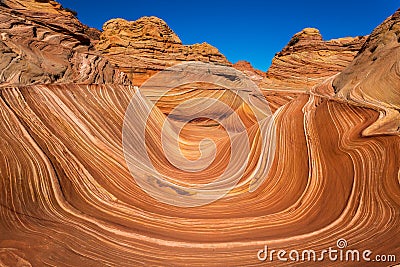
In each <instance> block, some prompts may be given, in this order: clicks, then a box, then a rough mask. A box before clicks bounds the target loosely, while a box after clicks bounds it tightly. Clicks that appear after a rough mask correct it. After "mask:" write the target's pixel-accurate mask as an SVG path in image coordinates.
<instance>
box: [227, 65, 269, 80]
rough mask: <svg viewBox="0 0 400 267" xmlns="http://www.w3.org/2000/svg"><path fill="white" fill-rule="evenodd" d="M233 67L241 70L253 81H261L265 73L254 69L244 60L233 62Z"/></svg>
mask: <svg viewBox="0 0 400 267" xmlns="http://www.w3.org/2000/svg"><path fill="white" fill-rule="evenodd" d="M233 67H234V68H235V69H237V70H240V71H242V72H243V73H244V74H246V75H247V76H248V77H250V79H251V80H253V81H254V82H259V81H261V80H262V79H263V78H264V77H265V75H266V74H265V72H262V71H261V70H257V69H255V68H254V67H253V66H252V65H251V64H250V62H248V61H244V60H241V61H238V62H236V63H235V64H233Z"/></svg>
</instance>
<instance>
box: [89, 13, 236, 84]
mask: <svg viewBox="0 0 400 267" xmlns="http://www.w3.org/2000/svg"><path fill="white" fill-rule="evenodd" d="M96 48H97V50H98V51H100V52H101V53H102V54H103V55H104V56H106V57H107V58H108V59H109V60H110V61H111V62H112V63H113V64H114V65H115V66H116V67H117V68H118V69H120V70H121V71H123V72H125V73H127V74H128V76H129V77H130V79H131V80H132V81H133V83H134V84H135V85H141V84H142V83H143V82H144V81H145V80H147V79H148V78H149V77H151V76H152V75H154V74H155V73H156V72H158V71H160V70H163V69H165V68H168V67H171V66H173V65H176V64H178V63H180V62H184V61H202V62H210V63H216V64H223V65H231V64H230V63H229V62H228V60H227V59H226V58H225V56H224V55H222V54H221V53H220V52H219V51H218V49H217V48H215V47H213V46H211V45H209V44H207V43H202V44H194V45H183V44H182V42H181V40H180V39H179V37H178V36H177V35H176V34H175V33H174V32H173V31H172V30H171V29H170V28H169V27H168V25H167V24H166V23H165V22H164V21H163V20H162V19H160V18H157V17H142V18H140V19H138V20H136V21H126V20H124V19H112V20H110V21H108V22H106V23H105V24H104V26H103V32H102V33H101V37H100V42H99V43H98V44H97V45H96Z"/></svg>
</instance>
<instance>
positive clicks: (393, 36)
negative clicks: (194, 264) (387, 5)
mask: <svg viewBox="0 0 400 267" xmlns="http://www.w3.org/2000/svg"><path fill="white" fill-rule="evenodd" d="M399 84H400V9H399V10H397V11H396V12H395V13H394V14H393V15H392V16H391V17H389V18H388V19H386V20H385V21H384V22H383V23H382V24H381V25H379V26H378V27H377V28H376V29H375V30H374V31H373V32H372V34H371V35H370V37H369V38H368V40H367V41H366V43H365V44H364V46H363V47H362V49H361V51H360V53H359V54H358V55H357V57H356V58H355V60H354V61H353V62H352V63H351V64H350V65H349V66H348V67H347V68H346V69H345V70H344V71H343V72H342V73H341V74H340V75H339V76H338V77H336V78H335V80H334V81H333V86H334V88H335V92H336V93H337V96H338V97H340V98H343V99H346V100H349V101H351V102H356V103H358V104H362V105H369V106H372V107H374V108H375V109H379V110H380V112H381V119H380V120H378V121H377V122H376V123H374V124H373V125H371V126H370V127H368V128H367V129H366V130H365V131H364V134H365V135H367V136H368V135H374V134H396V135H398V134H399V133H400V90H399Z"/></svg>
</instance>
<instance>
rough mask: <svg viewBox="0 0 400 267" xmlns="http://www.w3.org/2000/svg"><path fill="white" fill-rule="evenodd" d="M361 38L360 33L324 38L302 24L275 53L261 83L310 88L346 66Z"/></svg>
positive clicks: (278, 87)
mask: <svg viewBox="0 0 400 267" xmlns="http://www.w3.org/2000/svg"><path fill="white" fill-rule="evenodd" d="M365 40H366V37H362V36H360V37H355V38H353V37H346V38H339V39H333V40H329V41H324V40H323V39H322V35H321V34H320V32H319V30H317V29H314V28H306V29H304V30H302V31H301V32H299V33H296V34H295V35H294V36H293V37H292V39H291V40H290V41H289V43H288V44H287V45H286V46H285V47H284V48H283V50H282V51H281V52H279V53H277V54H276V55H275V57H274V58H273V60H272V64H271V67H270V68H269V70H268V71H267V77H266V78H265V79H264V81H263V84H262V86H263V87H265V88H275V89H300V90H307V89H310V88H311V87H313V86H314V85H317V84H319V83H321V82H322V81H324V80H325V79H327V78H329V77H330V76H332V75H335V74H337V73H339V72H340V71H342V70H343V69H344V68H345V67H347V66H348V65H349V64H350V62H351V61H352V60H353V58H354V57H355V55H356V54H357V53H358V51H359V50H360V49H361V46H362V45H363V43H364V42H365Z"/></svg>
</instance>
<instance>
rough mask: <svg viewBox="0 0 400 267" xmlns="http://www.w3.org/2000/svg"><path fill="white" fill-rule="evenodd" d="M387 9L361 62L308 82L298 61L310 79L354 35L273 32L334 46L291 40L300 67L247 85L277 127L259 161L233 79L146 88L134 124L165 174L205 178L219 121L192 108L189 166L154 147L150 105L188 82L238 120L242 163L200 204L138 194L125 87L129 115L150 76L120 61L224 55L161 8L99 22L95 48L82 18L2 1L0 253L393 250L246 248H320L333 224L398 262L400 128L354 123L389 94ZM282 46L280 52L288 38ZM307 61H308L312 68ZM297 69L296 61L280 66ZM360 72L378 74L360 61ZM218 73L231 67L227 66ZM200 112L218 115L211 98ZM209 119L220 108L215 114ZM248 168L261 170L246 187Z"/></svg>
mask: <svg viewBox="0 0 400 267" xmlns="http://www.w3.org/2000/svg"><path fill="white" fill-rule="evenodd" d="M397 20H398V13H396V14H395V15H394V16H393V17H392V18H390V19H388V20H387V21H385V23H384V24H382V25H381V26H380V27H378V28H377V30H376V31H374V33H373V34H372V35H371V37H370V39H369V41H368V42H367V44H366V45H365V46H364V48H363V49H362V50H361V52H360V54H359V56H358V57H357V59H356V60H358V61H357V62H359V64H358V65H359V66H360V68H357V67H356V65H357V64H355V63H354V64H352V65H350V67H349V68H348V69H347V70H346V71H344V72H343V74H341V75H339V76H337V78H336V80H334V79H335V77H331V78H330V79H328V80H325V81H324V82H323V83H321V84H319V85H317V86H315V87H314V89H313V90H309V91H307V92H306V91H305V90H303V87H309V86H311V84H309V83H306V82H305V80H307V79H305V78H301V74H302V73H303V74H305V73H311V74H312V75H311V74H310V75H311V76H307V75H308V74H307V75H306V74H305V77H307V78H309V77H313V78H315V79H316V80H319V79H322V78H323V76H325V75H328V74H329V73H331V71H332V73H336V72H337V71H339V67H338V66H340V67H344V65H345V64H344V62H347V61H350V58H351V57H352V56H353V55H354V51H351V53H350V52H348V51H347V50H346V49H347V48H344V47H343V45H342V44H344V43H347V42H348V43H350V44H351V45H350V47H353V45H354V50H355V49H356V47H358V45H359V44H358V42H360V41H361V39H362V38H361V39H360V40H350V39H349V40H347V41H343V40H341V41H330V42H329V44H326V42H325V43H322V41H321V38H320V35H319V34H317V33H316V32H315V31H314V30H307V32H306V35H307V36H308V37H307V40H306V41H302V38H303V36H302V35H303V34H300V36H299V39H300V40H298V41H296V44H294V45H293V47H294V48H288V49H292V50H293V51H301V47H302V46H306V47H307V46H308V47H313V45H312V44H314V43H319V44H324V45H326V46H327V47H335V49H336V50H334V52H332V53H333V54H332V55H331V56H332V57H331V56H329V57H328V58H330V59H332V58H334V59H335V60H336V61H334V62H335V63H333V65H332V64H331V63H329V64H328V63H327V61H326V57H325V56H321V55H324V54H325V53H328V52H326V51H325V50H322V51H324V52H321V51H319V50H318V49H317V48H316V50H318V51H319V52H318V53H317V52H315V51H314V52H309V53H306V52H304V53H303V52H301V54H302V55H303V54H304V58H305V59H304V60H305V62H310V64H309V65H308V66H309V68H310V69H309V71H308V72H307V71H306V70H305V69H301V70H300V69H296V70H295V71H294V72H290V68H289V67H286V66H284V65H281V68H282V71H281V72H280V70H279V69H277V68H276V67H275V69H274V68H272V71H271V72H270V75H272V74H274V75H275V77H276V79H275V81H276V88H280V89H279V90H278V89H276V88H275V89H274V88H273V86H271V87H272V88H271V87H267V88H265V90H263V91H262V93H263V94H264V96H265V97H266V98H267V100H268V102H269V103H270V108H271V110H272V112H274V116H273V120H274V121H273V122H274V125H275V131H276V133H275V135H276V138H275V139H274V140H273V141H274V142H275V143H276V148H275V152H274V158H273V161H272V165H271V168H270V169H269V171H268V172H267V171H266V166H264V165H263V164H262V163H263V162H262V161H260V159H262V158H263V157H266V155H265V153H264V152H265V149H264V147H263V146H262V144H263V140H262V132H261V131H262V130H263V128H262V127H259V126H258V125H257V124H256V123H255V118H254V116H252V114H251V112H249V105H250V104H248V105H245V104H244V103H243V101H241V100H240V98H238V97H237V96H236V95H235V94H233V93H232V91H229V90H226V88H222V87H215V86H214V87H212V86H210V85H209V84H206V83H203V84H196V85H183V86H181V87H179V88H175V89H174V90H171V91H170V92H169V93H168V94H166V95H164V96H163V97H162V98H161V99H160V100H159V101H158V102H156V101H154V102H156V103H155V105H156V106H155V107H154V109H153V110H152V112H153V113H152V114H151V116H149V118H148V127H146V136H147V137H148V138H149V140H151V142H148V145H149V149H148V154H149V157H150V158H151V159H152V161H153V162H155V163H156V166H157V168H158V170H159V171H160V172H162V173H163V174H165V175H171V176H173V178H174V179H175V180H176V181H177V182H179V183H188V182H197V183H208V182H210V181H212V180H214V179H215V178H216V177H217V176H218V175H220V174H221V173H223V172H224V170H225V168H226V166H227V162H229V160H230V151H231V148H230V146H229V145H230V140H229V136H228V135H227V134H226V130H225V129H224V128H223V127H222V126H221V125H220V124H219V123H218V122H216V121H213V120H204V119H202V118H199V120H194V121H191V122H190V123H188V124H187V125H186V126H185V127H184V128H183V130H182V132H181V133H180V142H179V145H180V151H181V152H182V154H183V155H185V156H186V157H187V158H188V159H191V160H195V159H196V158H198V157H199V156H201V155H199V154H200V153H199V142H200V141H201V140H203V139H204V138H209V139H211V140H213V141H214V144H215V146H216V151H217V152H216V157H215V160H214V161H213V162H212V164H211V165H210V166H209V168H207V169H205V170H204V171H203V172H199V173H189V172H185V171H182V170H178V169H177V168H176V167H175V166H173V165H172V164H171V163H170V162H169V161H168V159H167V157H166V155H164V154H163V147H162V144H161V137H160V135H161V134H160V133H161V129H162V127H163V122H164V119H165V115H168V114H170V113H171V112H172V111H173V110H174V107H176V106H177V105H179V104H181V103H183V102H184V101H185V100H188V99H194V98H204V97H208V98H211V99H216V100H219V101H221V102H223V103H224V104H226V105H227V106H228V107H229V108H231V109H232V112H231V113H232V114H234V113H237V115H239V117H240V119H241V120H242V121H243V124H244V127H245V130H246V131H245V133H246V134H248V140H249V142H250V151H249V152H248V155H243V156H245V157H246V158H247V157H248V160H249V163H248V164H247V165H246V166H243V168H244V174H243V177H242V178H241V179H240V181H239V183H238V186H237V187H236V188H235V189H234V190H232V192H230V193H229V194H228V195H226V196H225V197H224V198H222V199H220V200H218V201H215V202H212V203H210V204H208V205H204V206H199V207H193V208H182V207H177V206H171V205H167V204H164V203H161V202H159V201H157V200H156V199H154V198H152V197H150V196H149V195H148V194H147V193H146V192H145V191H143V190H142V188H141V187H140V186H139V185H138V184H137V182H136V181H135V179H134V178H135V173H133V175H132V174H131V173H130V171H129V168H128V166H127V163H126V160H125V158H124V149H123V145H122V143H123V123H124V118H125V114H126V110H127V107H128V105H129V103H130V101H131V99H132V97H133V96H135V95H138V94H140V96H141V98H140V100H141V101H142V102H140V103H139V104H142V106H140V105H137V106H133V111H134V114H138V116H139V115H140V114H141V113H142V112H143V109H142V108H143V106H145V105H146V103H147V104H148V103H152V102H151V101H152V99H154V96H155V95H157V93H158V91H157V88H150V89H148V90H146V88H140V89H138V88H135V87H133V86H131V85H130V84H129V82H128V81H127V77H126V76H125V75H124V74H122V73H121V72H120V70H126V71H127V72H128V74H129V75H130V79H132V80H133V82H134V83H141V82H143V81H144V80H145V78H146V77H147V76H151V75H152V74H153V73H155V72H157V71H159V70H162V69H164V68H166V67H167V66H169V64H175V63H177V62H181V61H184V60H189V59H193V58H192V57H194V59H196V60H199V61H211V62H214V63H216V64H228V63H227V62H226V60H225V59H224V58H223V57H222V56H221V55H220V54H219V53H217V52H216V51H215V50H212V49H211V48H210V47H209V46H207V45H206V46H205V48H204V49H203V50H204V53H203V52H198V51H197V52H193V51H196V49H197V48H196V47H194V48H193V47H186V46H183V45H182V44H181V43H180V41H179V39H178V38H177V36H176V35H175V34H174V33H173V32H172V31H171V30H170V29H169V28H167V27H166V25H165V24H164V23H163V22H162V21H161V20H158V19H155V18H144V19H142V20H139V22H133V23H128V22H126V21H121V20H116V21H111V22H109V23H107V24H106V26H105V32H104V33H103V35H102V39H101V41H100V42H99V43H98V47H99V49H100V50H101V51H102V52H103V53H104V54H105V55H106V57H108V58H110V61H111V62H112V64H110V63H109V61H107V60H106V59H104V58H102V57H101V56H99V55H98V54H97V52H96V51H95V50H94V49H93V44H96V40H95V39H96V32H95V31H94V32H92V33H89V32H90V30H89V29H87V28H85V27H84V26H82V25H81V24H80V23H79V22H78V21H77V20H76V19H74V18H73V16H72V15H70V13H69V12H67V11H64V10H62V9H61V7H60V6H59V5H57V3H55V2H53V1H39V2H38V1H17V0H14V1H11V0H10V1H2V2H1V6H0V22H1V25H3V26H2V29H1V31H2V33H3V34H2V35H1V37H2V42H1V45H2V49H3V50H2V53H1V54H0V57H1V59H2V60H1V62H0V70H1V77H0V78H1V79H2V80H1V81H2V83H1V86H0V151H1V156H0V266H256V265H257V266H258V265H260V264H264V265H266V266H288V265H292V264H295V265H296V266H360V267H364V266H373V267H375V266H388V265H392V264H396V262H390V263H388V262H386V263H379V262H364V261H350V262H346V261H340V260H336V261H329V260H328V258H327V257H326V258H325V261H323V262H320V261H312V260H311V261H300V262H284V261H279V260H277V258H276V257H275V258H274V261H273V262H271V261H268V260H267V261H266V262H263V263H261V262H260V261H259V260H258V258H257V252H258V251H259V250H260V249H263V248H264V246H265V245H268V247H269V248H270V249H271V250H272V249H274V250H280V249H285V250H286V251H290V250H298V251H302V250H309V249H312V250H315V251H317V252H321V251H322V250H324V249H328V248H329V247H333V248H335V249H336V248H337V244H336V242H337V240H338V239H339V238H344V239H346V240H347V242H348V248H349V249H357V250H359V251H363V250H371V251H373V255H372V256H371V258H373V257H374V256H375V255H379V254H381V255H389V254H390V255H397V257H398V258H397V262H398V260H399V257H400V240H399V238H398V237H399V236H400V165H399V162H400V138H399V136H398V135H396V134H393V133H392V135H387V134H385V132H382V131H380V132H379V134H376V133H375V134H373V135H369V136H366V135H365V131H366V129H368V127H371V125H374V124H376V122H377V120H378V119H379V117H380V116H381V115H380V114H379V112H378V111H377V107H384V108H386V109H387V110H388V109H391V110H396V109H397V107H398V100H399V95H398V94H397V93H396V92H398V91H399V90H398V89H399V85H398V83H396V81H397V80H396V79H397V78H398V64H397V65H396V64H395V58H396V59H397V55H398V49H397V48H398V46H397V45H396V44H395V42H394V35H395V34H397V28H396V27H397V26H396V25H398V24H397V22H396V21H397ZM142 22H143V23H142ZM120 24H121V25H122V26H121V25H120ZM146 25H147V26H146ZM34 29H36V30H34ZM135 29H138V32H136V31H135ZM300 37H301V38H300ZM396 37H398V35H397V36H396ZM132 40H133V41H132ZM131 42H132V43H131ZM373 44H378V46H377V48H376V51H377V52H376V53H377V54H376V55H377V56H378V57H377V59H376V60H372V61H373V62H376V63H371V62H370V60H369V59H370V53H373V52H371V50H370V46H371V45H373ZM296 46H297V48H296ZM36 47H39V48H36ZM316 47H318V45H317V46H316ZM208 49H211V50H212V51H214V52H210V51H208ZM296 49H299V50H296ZM324 49H325V48H324ZM352 49H353V48H352ZM200 50H201V51H203V50H202V49H200ZM124 51H129V53H126V54H124ZM174 51H175V52H176V53H175V54H174ZM338 51H340V52H338ZM346 51H347V52H346ZM299 53H300V52H299ZM315 53H316V54H318V55H319V56H316V54H315ZM343 54H344V55H345V56H343ZM350 54H351V55H350ZM333 55H337V56H338V57H335V56H333ZM123 56H124V57H123ZM181 56H182V58H180V57H181ZM286 56H287V57H288V58H289V59H288V60H294V59H292V57H293V58H294V56H293V54H292V56H290V55H289V54H288V55H286ZM286 56H283V57H286ZM119 57H121V59H119ZM82 58H85V59H86V61H84V60H83V61H82ZM316 58H317V59H318V60H316ZM392 58H393V59H392ZM125 60H126V62H125ZM320 60H321V61H323V62H320ZM288 62H289V61H288ZM316 62H319V63H318V64H317V63H316ZM339 62H340V63H339ZM342 63H343V64H342ZM118 64H125V65H118ZM278 65H279V64H278ZM213 66H215V65H213ZM275 66H277V65H275ZM314 66H320V67H321V69H322V70H323V71H321V72H320V73H319V72H318V73H317V72H316V71H315V69H314ZM114 67H117V69H118V70H115V69H114ZM236 67H237V68H238V69H240V68H242V69H243V70H244V72H247V75H248V76H250V77H253V76H254V75H255V74H257V75H260V76H262V75H261V74H260V73H258V72H256V71H254V70H252V69H250V67H249V65H248V64H239V65H237V66H236ZM366 70H370V72H367V73H368V75H366V73H365V71H366ZM384 71H385V72H387V73H385V75H386V76H385V75H383V72H384ZM296 72H297V74H296V75H298V77H297V76H296V77H292V76H286V75H287V73H296ZM375 72H377V73H380V74H382V75H381V76H379V75H378V76H373V75H374V73H375ZM285 73H286V74H285ZM220 74H221V76H224V75H226V73H220ZM146 75H147V76H146ZM370 76H371V77H374V79H372V78H371V79H370V78H369V77H370ZM225 78H228V79H229V78H230V79H231V80H232V81H235V77H232V76H229V75H226V77H225ZM269 79H271V77H269ZM33 83H34V84H33ZM48 83H58V84H48ZM60 83H63V84H60ZM83 83H86V84H83ZM357 84H362V86H360V87H357ZM285 86H286V87H285ZM300 89H301V90H300ZM154 90H155V91H154ZM335 90H336V92H337V95H336V96H335V95H334V94H335ZM240 93H241V94H244V95H246V94H247V95H249V94H250V92H246V90H242V91H241V92H240ZM253 96H254V97H255V98H259V97H261V96H260V95H253ZM209 112H210V113H212V114H218V115H221V114H220V113H221V110H219V109H211V110H210V111H209ZM180 115H181V116H182V117H184V116H186V115H187V114H180ZM222 115H223V114H222ZM229 115H231V114H229ZM176 119H177V120H179V119H181V118H180V117H178V118H176ZM223 120H224V121H228V122H229V123H232V121H231V120H230V117H229V116H226V117H223ZM378 121H379V120H378ZM392 122H395V123H397V122H398V121H396V120H392ZM229 125H230V127H232V128H234V126H235V125H232V124H229ZM363 133H364V135H363ZM167 137H168V136H167ZM139 141H142V140H139ZM239 167H241V166H239ZM258 176H260V177H258ZM255 177H256V178H258V179H259V180H260V181H261V183H260V184H259V187H258V188H257V190H255V191H254V192H249V186H250V185H251V181H252V179H253V178H255ZM159 186H160V185H159ZM161 187H163V186H162V185H161ZM164 190H169V188H164ZM275 256H276V254H275Z"/></svg>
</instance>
